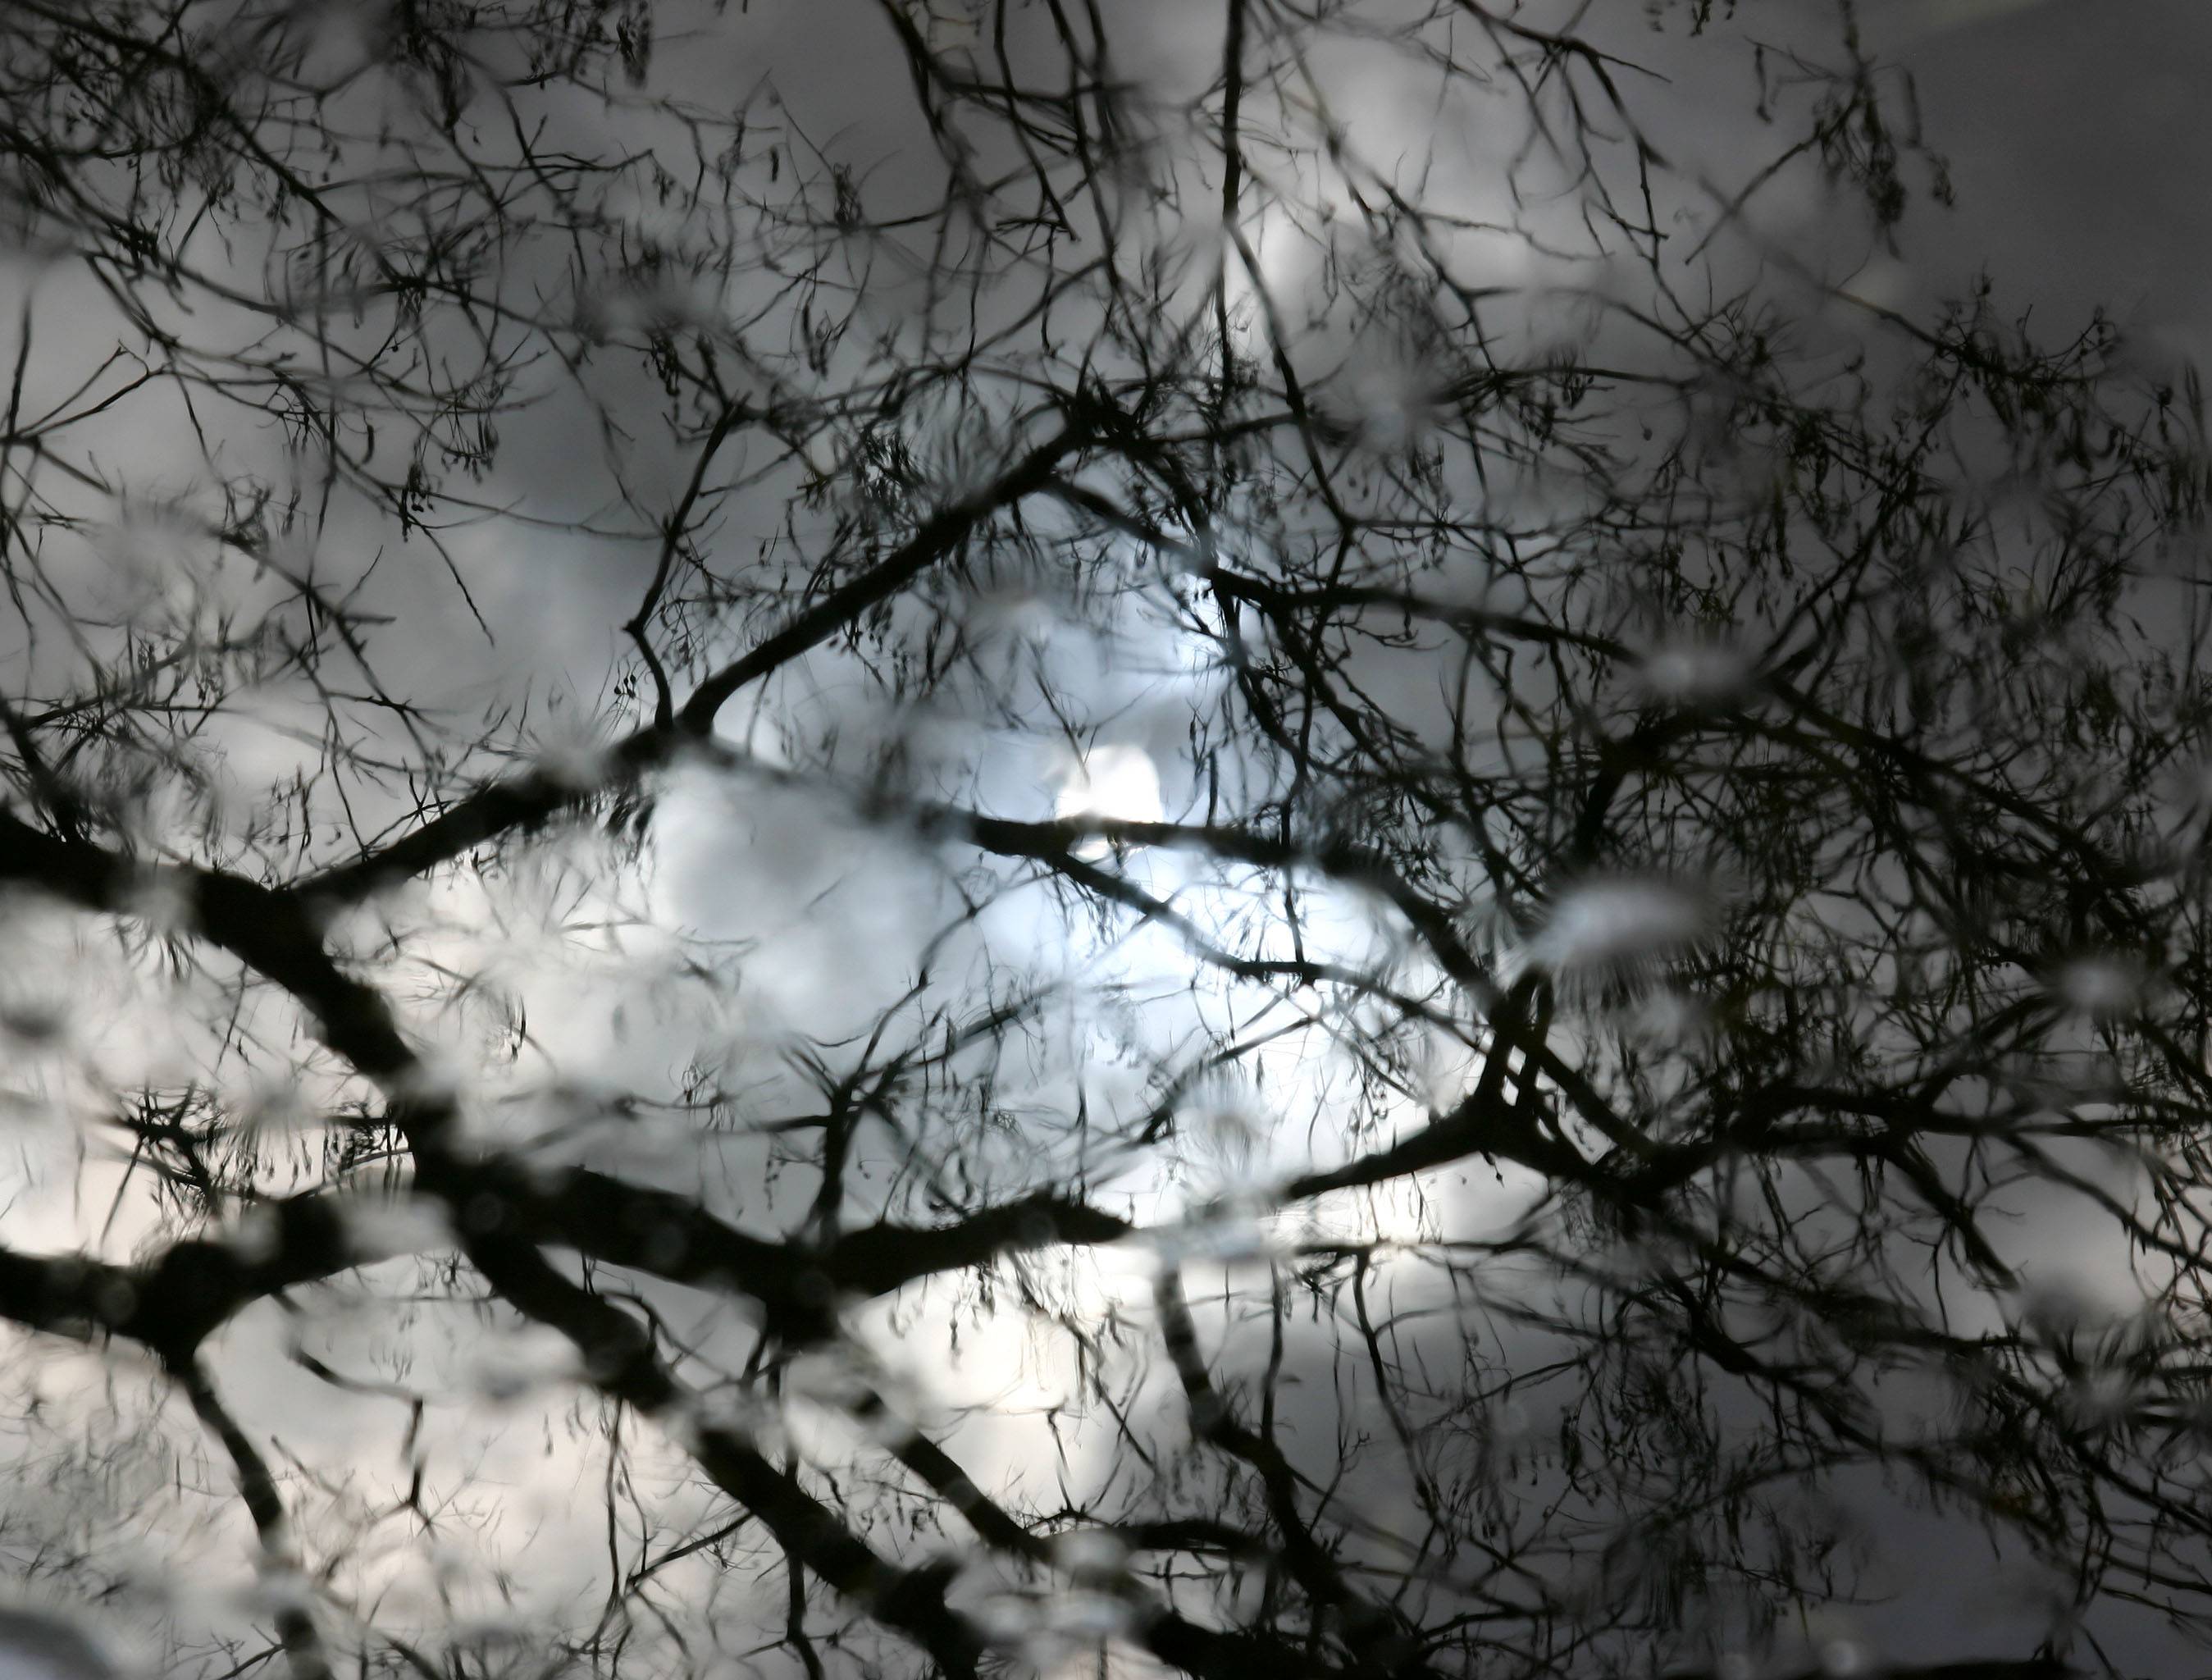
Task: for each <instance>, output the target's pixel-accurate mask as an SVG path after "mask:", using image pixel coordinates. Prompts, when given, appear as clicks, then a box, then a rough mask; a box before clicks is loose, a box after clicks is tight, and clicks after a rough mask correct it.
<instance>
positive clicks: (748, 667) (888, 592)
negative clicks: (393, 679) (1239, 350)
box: [294, 425, 1089, 904]
mask: <svg viewBox="0 0 2212 1680" xmlns="http://www.w3.org/2000/svg"><path fill="white" fill-rule="evenodd" d="M1088 436H1089V434H1088V432H1087V431H1085V430H1084V429H1081V428H1079V427H1077V426H1073V425H1071V426H1069V427H1067V428H1066V429H1064V430H1062V431H1060V432H1059V433H1058V434H1057V435H1054V437H1052V438H1051V439H1049V440H1048V441H1046V442H1044V443H1042V444H1040V445H1039V446H1038V447H1036V448H1035V449H1033V450H1031V451H1030V453H1028V454H1026V455H1024V456H1023V457H1022V459H1021V460H1018V461H1017V462H1016V463H1015V464H1014V465H1013V466H1012V467H1011V468H1010V469H1009V470H1008V471H1007V472H1005V473H1004V474H1002V475H1001V476H1000V477H999V478H996V479H994V480H993V481H992V482H991V483H990V484H986V485H985V486H983V487H982V488H981V490H976V491H975V492H974V493H973V494H972V495H969V496H963V497H962V498H961V499H960V500H958V501H957V502H953V503H952V504H951V506H949V507H947V508H944V509H942V510H941V511H940V512H939V513H937V514H934V515H933V516H932V517H931V518H929V519H927V520H924V521H923V523H922V525H921V528H920V529H919V530H917V531H916V532H915V533H914V535H913V536H911V537H909V538H908V539H907V540H906V541H905V542H903V543H902V544H900V545H899V546H898V547H896V548H895V549H893V550H892V551H890V553H889V554H887V555H886V556H884V558H883V559H881V560H880V561H878V563H876V564H874V565H873V566H871V567H870V568H868V569H867V570H866V571H864V572H862V573H860V575H857V576H855V577H852V578H849V579H848V580H847V581H845V582H843V583H842V584H840V585H839V586H838V587H836V588H834V589H832V590H830V591H829V593H827V594H825V595H823V597H822V599H821V600H818V601H817V602H815V603H814V605H813V606H810V607H808V608H806V609H805V611H803V612H799V614H798V615H796V616H795V617H794V618H792V619H791V620H790V622H789V623H787V624H785V625H784V626H783V627H782V628H781V630H776V631H775V632H774V633H773V634H772V635H770V636H767V637H766V638H765V639H763V641H761V642H757V643H756V644H755V645H754V647H753V648H751V649H750V651H748V652H747V653H746V654H744V657H743V658H741V659H738V660H733V661H732V663H730V664H728V665H726V666H724V667H722V668H721V669H720V670H719V671H716V672H714V673H713V674H711V675H710V676H708V678H707V679H705V680H704V681H702V683H701V684H700V685H699V686H698V687H697V688H696V689H695V690H694V691H692V694H691V697H690V699H688V700H686V701H685V702H684V704H683V705H682V707H680V708H679V709H678V710H677V711H676V713H675V715H674V717H673V719H672V720H671V721H670V722H669V723H668V724H666V725H661V724H655V725H653V727H648V728H645V729H641V730H639V731H637V732H636V733H634V734H631V735H629V736H626V737H625V738H624V739H623V740H621V741H618V742H617V743H616V744H615V745H614V746H611V748H609V749H608V751H607V753H606V756H605V762H604V764H603V766H602V767H601V769H600V770H599V774H598V775H597V776H590V777H580V776H577V775H576V774H575V773H574V772H573V771H570V772H568V773H566V774H557V773H555V772H552V771H550V770H544V769H536V770H528V771H526V772H525V773H524V774H522V775H520V776H513V777H511V778H509V779H507V780H506V781H501V782H492V783H490V784H489V785H488V786H486V787H483V788H479V789H478V790H477V792H475V793H473V794H470V795H468V797H466V798H465V799H463V800H459V801H457V802H456V803H455V804H453V805H451V806H449V807H447V808H446V810H445V811H444V812H442V813H441V814H440V815H438V816H437V817H435V818H434V819H432V820H431V821H429V822H428V823H426V824H424V825H422V827H421V828H418V829H416V830H415V831H413V832H412V833H410V834H408V835H406V836H404V837H402V838H400V839H398V840H395V841H393V842H392V843H390V844H389V845H387V846H385V847H383V848H381V849H379V850H377V851H374V852H372V853H370V854H369V855H368V856H366V857H363V858H361V859H358V860H356V861H354V862H352V863H348V864H343V865H340V866H339V867H337V868H334V869H326V870H325V871H324V872H323V873H320V874H319V875H313V876H310V877H309V878H308V879H307V880H303V881H301V882H299V883H297V885H296V886H295V889H294V891H295V892H296V893H297V894H298V896H299V897H300V898H301V899H302V900H303V901H305V902H307V903H310V904H313V903H317V902H323V903H330V904H356V903H358V902H360V901H361V900H362V899H363V898H367V897H368V896H369V895H370V894H371V893H373V892H376V891H378V890H379V889H380V888H381V887H385V886H392V884H394V883H396V882H398V881H402V880H411V879H412V878H413V877H415V876H416V875H420V874H422V873H424V872H425V871H428V870H430V869H435V868H436V867H438V866H439V865H441V864H443V863H450V862H452V861H453V860H454V859H455V858H458V857H460V856H462V855H465V853H467V852H469V851H471V849H474V848H476V847H477V846H481V845H483V844H484V843H487V842H488V841H490V840H494V839H496V838H497V837H499V836H501V834H504V833H507V832H508V831H511V830H513V829H517V828H527V827H530V826H531V825H534V824H538V823H544V822H547V821H550V819H553V818H554V817H556V816H557V815H559V814H560V813H562V811H564V810H567V809H568V808H569V807H572V806H574V805H575V804H577V803H579V802H580V801H581V800H586V799H589V798H593V797H597V796H599V795H602V794H609V793H614V792H617V791H619V790H621V789H622V788H625V787H628V786H629V785H630V784H631V783H633V782H635V781H636V780H637V779H638V778H639V777H640V776H643V775H645V774H646V773H647V772H648V771H650V770H654V769H656V768H658V767H659V766H660V765H662V764H666V763H668V762H669V761H670V760H671V759H672V758H676V757H677V756H678V754H679V753H680V752H682V750H683V748H684V746H685V745H686V744H687V743H688V742H690V741H694V740H703V739H705V738H706V737H707V736H708V735H710V734H712V733H713V732H714V718H715V715H716V714H718V713H719V712H720V710H721V709H722V707H723V705H724V704H725V703H726V702H727V701H728V700H729V698H730V697H731V696H732V695H733V694H735V693H736V692H737V691H738V690H739V689H741V688H744V687H745V686H746V685H748V684H750V683H755V682H758V681H759V680H760V679H762V678H763V677H766V676H768V675H769V674H770V673H773V672H775V671H777V670H779V669H781V667H784V666H786V665H787V664H789V663H790V662H791V661H792V660H794V659H796V658H798V657H799V655H800V654H805V653H806V652H808V651H809V650H811V649H812V648H817V647H819V646H821V645H822V644H823V642H827V641H829V639H830V638H831V637H833V636H836V635H837V634H838V633H839V632H840V631H842V630H845V629H847V628H848V627H849V626H851V625H852V624H854V623H856V622H857V621H858V620H859V619H860V616H861V615H862V614H863V613H865V612H867V610H868V609H869V608H870V607H872V606H876V605H878V603H879V602H882V601H884V600H889V599H890V597H891V596H893V595H895V594H896V593H898V592H899V591H900V590H902V589H903V588H905V587H907V586H908V584H910V583H912V582H913V581H915V579H917V578H919V577H920V576H921V575H922V574H923V573H925V572H927V571H928V570H929V569H932V568H933V567H935V566H938V565H941V564H942V563H944V562H945V561H946V560H947V559H949V558H951V557H952V556H953V555H954V554H955V553H957V551H959V548H960V546H961V545H962V544H963V543H964V542H966V541H967V540H968V539H969V537H970V536H971V535H973V534H974V533H975V530H976V529H977V527H980V526H981V525H982V524H983V523H984V522H985V521H986V520H989V519H990V518H991V516H992V515H993V514H997V513H999V512H1000V511H1002V510H1003V509H1005V508H1010V507H1012V506H1013V505H1014V504H1015V503H1016V502H1019V501H1021V500H1022V499H1023V498H1024V497H1025V496H1030V495H1031V494H1033V493H1034V492H1035V491H1036V490H1039V489H1041V488H1042V487H1043V486H1044V485H1046V484H1048V483H1050V482H1051V480H1052V477H1053V475H1054V472H1057V471H1058V470H1059V468H1060V466H1061V465H1062V463H1064V462H1065V461H1066V460H1067V459H1068V457H1070V456H1071V455H1073V453H1075V452H1076V451H1077V450H1078V449H1079V448H1080V447H1082V446H1083V444H1084V442H1085V440H1086V439H1087V437H1088Z"/></svg>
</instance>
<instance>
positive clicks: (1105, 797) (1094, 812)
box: [1054, 746, 1161, 823]
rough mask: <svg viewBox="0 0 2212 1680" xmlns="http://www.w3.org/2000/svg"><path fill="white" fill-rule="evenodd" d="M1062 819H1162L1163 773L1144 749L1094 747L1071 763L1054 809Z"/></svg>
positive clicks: (1143, 821)
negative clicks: (1161, 789) (1161, 773)
mask: <svg viewBox="0 0 2212 1680" xmlns="http://www.w3.org/2000/svg"><path fill="white" fill-rule="evenodd" d="M1160 810H1161V807H1160V773H1159V771H1158V770H1157V769H1155V768H1154V767H1153V764H1152V755H1151V754H1149V753H1147V752H1146V751H1145V750H1144V748H1142V747H1140V746H1094V747H1092V748H1091V751H1090V752H1087V753H1085V755H1084V756H1083V757H1082V758H1080V759H1079V760H1077V761H1076V762H1075V763H1073V764H1071V765H1070V766H1069V767H1068V769H1067V770H1066V774H1065V776H1064V778H1063V779H1062V781H1061V782H1060V799H1059V801H1058V803H1057V804H1056V805H1055V807H1054V813H1055V814H1056V815H1059V816H1062V817H1114V818H1118V819H1121V821H1123V822H1130V823H1156V822H1158V821H1159V819H1160Z"/></svg>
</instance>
